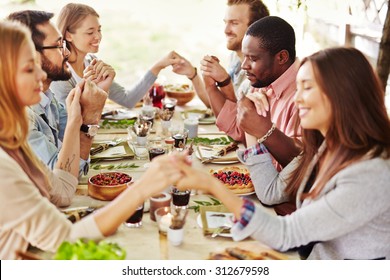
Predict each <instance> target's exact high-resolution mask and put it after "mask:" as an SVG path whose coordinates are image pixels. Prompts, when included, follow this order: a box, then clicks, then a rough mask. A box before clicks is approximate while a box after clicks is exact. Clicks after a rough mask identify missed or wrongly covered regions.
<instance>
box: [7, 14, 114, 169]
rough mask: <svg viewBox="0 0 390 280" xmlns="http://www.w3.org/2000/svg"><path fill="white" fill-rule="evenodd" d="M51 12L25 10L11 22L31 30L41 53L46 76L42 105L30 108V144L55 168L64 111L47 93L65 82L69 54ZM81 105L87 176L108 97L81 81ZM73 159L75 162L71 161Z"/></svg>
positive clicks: (82, 149)
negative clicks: (61, 82)
mask: <svg viewBox="0 0 390 280" xmlns="http://www.w3.org/2000/svg"><path fill="white" fill-rule="evenodd" d="M53 15H54V14H53V13H48V12H44V11H31V10H25V11H20V12H15V13H12V14H10V15H9V16H8V19H10V20H16V21H20V22H22V23H23V24H25V25H27V27H28V28H30V30H31V33H32V39H33V42H34V45H35V48H36V50H37V51H38V53H39V54H40V58H41V64H42V69H43V70H44V71H45V72H46V73H47V79H46V80H45V81H44V82H43V92H41V102H40V103H39V104H36V105H34V106H31V107H30V108H29V112H28V113H29V118H30V132H29V140H28V141H29V144H30V145H31V147H32V148H33V150H34V152H35V153H36V154H37V155H38V157H39V158H40V159H41V160H42V161H43V162H45V163H46V164H47V165H48V166H49V167H50V168H52V169H53V168H54V166H55V164H56V162H57V159H58V152H59V150H60V149H61V146H62V140H63V136H64V131H65V127H66V122H67V117H68V115H67V112H66V109H65V107H64V105H62V104H60V103H59V102H58V101H57V100H56V99H55V97H54V94H53V92H51V91H50V89H49V86H50V83H51V82H52V81H59V80H68V79H70V77H71V72H70V70H69V68H68V65H67V63H66V62H67V57H68V55H69V51H68V50H67V49H66V45H65V41H64V40H63V38H62V36H61V33H60V32H59V30H58V28H57V27H56V26H55V25H54V24H53V23H52V22H51V21H50V19H51V18H52V17H53ZM78 86H80V88H81V89H82V94H81V99H80V104H81V108H82V116H83V125H82V127H81V130H82V131H83V132H84V133H80V158H81V159H80V170H79V174H80V175H81V174H83V173H84V174H86V173H87V172H88V167H89V151H90V149H91V145H92V139H93V136H94V135H95V134H96V131H97V129H98V125H97V124H98V122H99V119H100V116H101V112H102V110H103V106H104V103H105V101H106V98H107V94H106V93H105V92H104V91H103V90H101V89H100V88H98V87H97V86H96V85H95V84H94V83H92V82H90V81H84V80H83V81H82V82H81V83H80V84H79V85H78ZM74 160H76V159H74Z"/></svg>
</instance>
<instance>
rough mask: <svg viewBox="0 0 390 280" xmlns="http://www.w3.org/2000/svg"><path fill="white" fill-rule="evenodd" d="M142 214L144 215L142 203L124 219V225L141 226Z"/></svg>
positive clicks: (130, 226)
mask: <svg viewBox="0 0 390 280" xmlns="http://www.w3.org/2000/svg"><path fill="white" fill-rule="evenodd" d="M143 215H144V203H142V204H141V205H140V206H138V207H137V209H136V210H135V212H134V213H133V214H132V215H131V216H130V217H129V218H128V219H127V220H126V222H125V226H126V227H129V228H139V227H141V226H142V217H143Z"/></svg>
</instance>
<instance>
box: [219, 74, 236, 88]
mask: <svg viewBox="0 0 390 280" xmlns="http://www.w3.org/2000/svg"><path fill="white" fill-rule="evenodd" d="M231 80H232V78H231V77H230V75H229V76H228V77H227V78H226V79H225V80H223V81H222V82H216V83H215V85H216V86H217V87H226V86H227V85H228V84H230V81H231Z"/></svg>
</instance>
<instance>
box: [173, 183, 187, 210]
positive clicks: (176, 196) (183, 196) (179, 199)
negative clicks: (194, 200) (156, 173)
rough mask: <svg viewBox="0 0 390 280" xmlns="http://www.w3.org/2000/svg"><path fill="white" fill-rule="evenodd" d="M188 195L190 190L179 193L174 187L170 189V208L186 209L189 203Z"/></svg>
mask: <svg viewBox="0 0 390 280" xmlns="http://www.w3.org/2000/svg"><path fill="white" fill-rule="evenodd" d="M190 194H191V191H190V190H184V191H180V190H178V189H177V188H176V187H171V195H172V207H174V208H184V209H187V208H188V203H189V202H190Z"/></svg>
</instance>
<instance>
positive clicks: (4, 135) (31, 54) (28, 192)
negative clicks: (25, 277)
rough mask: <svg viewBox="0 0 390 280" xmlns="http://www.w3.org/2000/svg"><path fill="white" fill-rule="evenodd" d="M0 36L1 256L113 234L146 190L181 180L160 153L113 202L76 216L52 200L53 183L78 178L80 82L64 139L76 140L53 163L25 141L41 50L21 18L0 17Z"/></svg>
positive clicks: (40, 75) (69, 183)
mask: <svg viewBox="0 0 390 280" xmlns="http://www.w3.org/2000/svg"><path fill="white" fill-rule="evenodd" d="M0 42H2V43H1V52H0V177H1V181H0V213H1V214H0V259H15V258H17V257H18V254H17V253H18V251H22V252H24V251H26V250H27V248H28V245H29V244H31V245H33V246H35V247H38V248H39V249H42V250H47V251H52V252H53V251H55V250H56V249H57V248H58V247H59V245H60V244H61V243H62V242H63V241H65V240H68V241H74V240H76V239H78V238H81V237H85V238H93V239H99V238H103V237H104V236H107V235H110V234H112V233H114V232H115V231H116V229H117V228H118V226H119V225H120V224H121V223H122V222H124V221H125V220H126V219H127V218H128V217H129V216H130V215H131V214H132V213H133V212H134V211H135V209H136V207H137V206H138V205H140V204H141V203H142V202H143V201H144V200H145V199H146V198H147V197H149V196H151V195H153V194H154V193H156V192H159V191H160V190H162V189H164V188H165V187H166V186H167V185H169V184H171V183H173V182H175V181H177V180H178V178H179V176H180V174H179V173H178V172H177V171H176V170H175V169H174V168H172V167H170V166H171V165H170V164H167V162H164V161H167V160H168V159H166V158H162V159H159V160H158V161H156V162H155V163H153V164H152V165H151V167H150V168H149V169H148V171H147V172H146V173H145V174H144V176H142V177H141V178H140V179H139V180H138V181H137V182H135V183H134V184H133V185H132V187H131V188H128V189H127V190H126V191H124V192H123V193H122V194H121V195H120V196H119V197H118V198H117V199H115V200H114V201H113V202H112V203H110V204H109V205H107V206H106V207H104V208H102V209H100V211H98V212H97V213H95V214H93V215H89V216H87V217H86V218H84V219H82V220H81V221H79V222H77V223H75V224H72V223H71V222H70V221H69V220H67V218H66V217H65V216H64V215H63V214H62V213H61V212H60V211H58V209H57V208H56V206H55V205H54V204H53V203H52V202H50V200H52V197H51V196H52V190H53V189H57V188H59V189H63V188H67V187H69V188H73V189H74V188H75V187H76V186H77V183H78V180H77V175H78V165H79V161H78V159H79V158H80V157H79V154H78V153H79V151H80V142H79V139H80V125H81V123H82V116H81V108H80V103H79V99H80V94H81V91H82V90H81V88H80V87H79V86H77V87H76V88H75V89H73V90H72V91H71V92H70V93H69V96H68V98H67V99H66V103H67V108H68V122H67V126H66V130H65V135H64V138H72V139H73V140H72V141H67V142H68V143H72V145H66V144H65V145H64V146H63V147H62V149H61V152H60V155H59V159H58V162H57V164H56V168H54V170H53V171H51V170H50V169H49V168H47V167H46V165H44V164H43V163H42V162H40V161H39V160H38V159H37V158H36V156H35V155H34V153H33V152H32V151H31V148H30V147H29V145H28V143H27V133H28V120H27V115H26V109H27V106H31V105H33V104H36V103H38V102H39V101H40V92H41V91H42V81H43V80H44V79H45V78H46V74H45V72H44V71H43V70H42V69H41V66H40V61H39V59H40V58H39V53H38V52H36V50H35V48H34V44H33V42H32V41H31V34H30V32H29V30H28V29H27V28H26V27H25V26H22V25H21V24H20V23H15V22H9V21H0ZM64 143H65V141H64ZM144 185H146V186H150V187H148V188H145V187H143V186H144Z"/></svg>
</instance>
